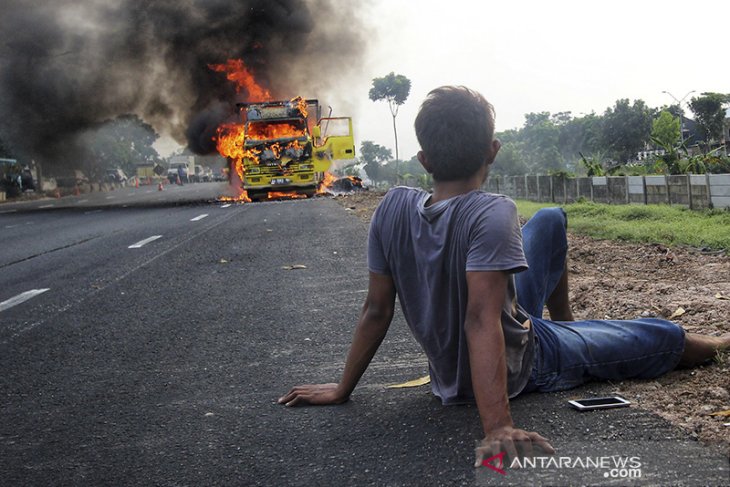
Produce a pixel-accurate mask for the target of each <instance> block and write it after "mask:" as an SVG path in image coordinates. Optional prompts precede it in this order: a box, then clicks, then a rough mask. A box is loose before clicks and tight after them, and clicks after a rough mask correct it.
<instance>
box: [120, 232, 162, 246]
mask: <svg viewBox="0 0 730 487" xmlns="http://www.w3.org/2000/svg"><path fill="white" fill-rule="evenodd" d="M158 238H162V235H154V236H152V237H149V238H146V239H144V240H140V241H139V242H137V243H136V244H133V245H130V246H129V247H128V248H130V249H138V248H140V247H142V246H143V245H147V244H148V243H150V242H154V241H155V240H157V239H158Z"/></svg>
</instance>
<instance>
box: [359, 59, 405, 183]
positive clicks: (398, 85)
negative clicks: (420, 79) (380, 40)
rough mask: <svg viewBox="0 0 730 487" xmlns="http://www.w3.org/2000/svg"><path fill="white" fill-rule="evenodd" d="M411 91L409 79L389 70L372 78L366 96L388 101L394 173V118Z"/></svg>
mask: <svg viewBox="0 0 730 487" xmlns="http://www.w3.org/2000/svg"><path fill="white" fill-rule="evenodd" d="M410 92H411V80H409V79H408V78H406V77H405V76H403V75H401V74H395V73H393V72H391V73H390V74H388V75H387V76H384V77H382V78H374V79H373V86H372V88H370V93H369V94H368V96H369V97H370V99H371V100H372V101H380V100H385V101H387V102H388V107H389V108H390V114H391V116H392V117H393V135H394V136H395V160H396V173H397V164H398V162H397V161H398V159H399V156H398V130H397V128H396V123H395V118H396V117H397V116H398V109H399V108H400V106H401V105H403V104H404V103H405V102H406V99H408V95H409V94H410Z"/></svg>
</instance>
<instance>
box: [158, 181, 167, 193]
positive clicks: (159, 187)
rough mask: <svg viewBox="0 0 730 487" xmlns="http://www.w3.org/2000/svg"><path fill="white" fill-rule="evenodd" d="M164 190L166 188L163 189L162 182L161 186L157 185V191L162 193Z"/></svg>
mask: <svg viewBox="0 0 730 487" xmlns="http://www.w3.org/2000/svg"><path fill="white" fill-rule="evenodd" d="M164 189H165V188H163V187H162V182H160V183H159V184H158V185H157V191H162V190H164Z"/></svg>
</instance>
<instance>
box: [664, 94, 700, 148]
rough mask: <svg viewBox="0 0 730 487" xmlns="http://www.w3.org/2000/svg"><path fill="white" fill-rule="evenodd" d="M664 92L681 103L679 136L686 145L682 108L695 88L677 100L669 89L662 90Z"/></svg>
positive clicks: (678, 103)
mask: <svg viewBox="0 0 730 487" xmlns="http://www.w3.org/2000/svg"><path fill="white" fill-rule="evenodd" d="M662 93H666V94H667V95H669V96H671V97H672V99H673V100H674V101H676V102H677V105H679V138H680V140H681V141H682V145H684V110H682V102H683V101H684V100H685V99H686V98H687V97H688V96H689V95H691V94H692V93H695V90H692V91H690V92H688V93H687V94H686V95H684V96H683V97H682V99H681V100H677V97H676V96H674V95H672V94H671V93H669V92H668V91H662Z"/></svg>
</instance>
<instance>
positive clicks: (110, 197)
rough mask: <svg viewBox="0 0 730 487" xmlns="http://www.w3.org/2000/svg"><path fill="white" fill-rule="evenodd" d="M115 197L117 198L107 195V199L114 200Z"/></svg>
mask: <svg viewBox="0 0 730 487" xmlns="http://www.w3.org/2000/svg"><path fill="white" fill-rule="evenodd" d="M114 198H116V196H107V197H106V199H108V200H113V199H114Z"/></svg>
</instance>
